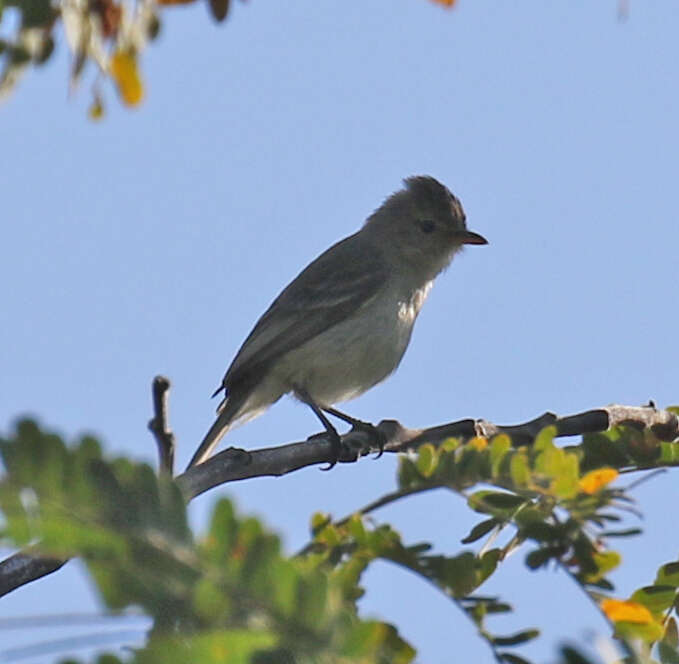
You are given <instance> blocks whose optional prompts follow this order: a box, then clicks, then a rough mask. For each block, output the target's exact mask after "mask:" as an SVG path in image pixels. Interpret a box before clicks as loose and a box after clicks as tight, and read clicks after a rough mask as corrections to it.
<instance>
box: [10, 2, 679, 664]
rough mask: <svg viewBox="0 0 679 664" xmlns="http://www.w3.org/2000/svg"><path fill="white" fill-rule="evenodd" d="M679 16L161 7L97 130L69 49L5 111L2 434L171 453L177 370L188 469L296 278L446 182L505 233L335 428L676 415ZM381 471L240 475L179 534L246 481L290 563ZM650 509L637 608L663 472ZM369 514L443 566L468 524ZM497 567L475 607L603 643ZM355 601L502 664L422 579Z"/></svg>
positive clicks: (552, 587) (254, 438) (631, 546)
mask: <svg viewBox="0 0 679 664" xmlns="http://www.w3.org/2000/svg"><path fill="white" fill-rule="evenodd" d="M678 28H679V11H678V10H677V7H676V4H675V3H674V2H671V1H670V0H658V1H657V2H654V3H643V2H632V3H631V9H630V15H629V18H628V19H627V20H626V21H622V22H621V21H619V20H618V17H617V4H616V1H615V0H609V1H608V2H600V3H590V2H584V1H581V2H564V1H563V0H561V1H557V0H546V1H543V2H525V3H519V2H505V3H490V2H473V1H472V0H460V2H459V3H458V6H457V7H456V9H455V10H453V11H446V10H443V9H442V8H441V7H439V6H437V5H435V4H434V3H431V2H428V1H427V0H409V1H408V2H402V3H394V2H389V1H388V0H375V1H374V2H370V3H361V2H344V3H339V2H336V3H330V2H327V3H319V2H314V1H313V0H298V1H297V2H291V3H267V2H263V1H261V0H252V1H251V2H248V3H234V5H233V9H232V12H231V15H230V17H229V19H228V21H227V23H226V24H225V25H224V26H220V27H217V26H215V25H214V24H212V22H211V21H210V20H209V19H208V16H207V11H206V9H205V8H204V7H202V6H198V5H196V6H192V7H189V8H180V9H174V10H170V11H167V12H165V15H164V24H163V31H162V33H161V37H160V39H159V41H158V42H157V43H156V44H155V45H154V46H152V47H151V48H150V49H149V50H148V51H147V52H146V53H145V54H144V56H143V60H142V67H143V72H144V77H145V80H146V83H147V99H146V101H145V103H144V104H143V105H142V107H141V108H140V109H139V110H136V111H128V110H125V109H122V108H120V107H119V105H118V103H117V101H116V100H115V98H114V97H115V95H114V93H113V92H112V91H111V90H109V91H108V92H109V94H108V95H107V101H108V104H107V107H108V114H107V117H106V119H105V120H104V121H103V122H101V123H98V124H93V123H91V122H90V121H88V120H87V118H86V110H87V107H88V105H89V102H90V99H89V96H88V88H87V86H85V87H83V89H81V90H80V92H79V93H78V94H77V95H76V96H75V97H74V98H73V99H70V100H69V99H67V94H66V91H67V67H68V57H67V54H66V52H65V48H64V47H63V45H61V46H60V47H59V50H58V53H57V55H56V56H55V59H54V61H52V62H51V63H50V64H49V65H48V66H47V67H45V68H44V69H42V70H40V71H37V72H33V73H31V74H30V75H29V76H28V77H27V78H26V79H25V80H24V81H23V83H22V84H21V86H20V88H19V90H18V91H17V93H16V94H15V96H14V97H13V98H12V99H11V100H10V101H9V102H8V103H7V104H5V105H4V107H3V108H2V111H1V112H2V122H0V145H1V146H2V154H3V159H2V162H1V165H0V171H1V173H2V178H1V180H0V182H1V185H0V186H1V188H0V192H1V194H0V214H1V219H2V222H1V224H2V225H1V227H2V238H3V241H2V243H1V245H0V252H1V255H2V260H1V261H0V277H1V278H2V283H3V284H4V288H3V298H2V299H3V312H4V315H5V321H4V324H3V325H2V326H1V328H0V367H1V369H2V370H1V372H0V427H1V428H2V429H3V430H4V431H6V430H7V429H8V428H9V426H10V425H11V422H12V421H13V420H14V418H15V417H16V416H18V415H20V414H35V415H37V416H39V417H40V419H41V420H42V421H43V422H44V424H46V425H48V426H50V427H53V428H56V429H57V430H59V431H60V432H62V433H64V434H66V435H69V436H71V435H75V434H77V433H80V432H84V431H92V432H95V433H97V434H98V435H100V436H101V437H102V439H103V440H104V441H105V444H106V448H107V450H108V451H109V452H110V453H111V454H120V453H124V454H129V455H133V456H134V457H136V458H138V459H143V460H148V461H152V462H154V461H155V456H154V445H153V441H152V440H151V438H150V436H149V434H148V433H147V431H146V428H145V427H146V422H147V420H148V418H149V416H150V408H151V404H150V382H151V379H152V377H153V376H154V375H155V374H157V373H164V374H166V375H168V376H169V377H170V378H171V379H172V381H173V384H174V387H173V391H172V395H171V423H172V426H173V428H174V430H175V433H176V435H177V437H178V444H179V463H180V464H182V465H183V464H185V463H186V461H187V460H188V458H189V457H190V455H191V453H192V452H193V449H194V448H195V446H196V444H197V443H198V442H199V440H200V439H201V437H202V435H203V434H204V432H205V431H206V430H207V428H208V427H209V425H210V424H211V422H212V418H213V413H214V407H215V403H214V402H213V401H211V400H210V399H209V395H210V394H211V392H212V391H213V390H214V388H215V387H216V386H217V385H218V383H219V381H220V379H221V377H222V375H223V373H224V370H225V369H226V367H227V365H228V363H229V361H230V360H231V358H232V357H233V355H234V353H235V352H236V350H237V349H238V347H239V345H240V343H241V342H242V340H243V339H244V337H245V336H246V334H247V333H248V332H249V330H250V328H251V326H252V324H253V323H254V321H255V320H256V318H257V317H258V316H259V315H260V314H261V312H262V311H263V310H264V309H265V308H266V307H267V306H268V304H269V303H270V301H271V300H272V299H273V298H274V297H275V295H276V294H277V293H278V291H279V290H280V288H281V287H282V286H283V285H285V283H287V282H288V281H289V280H290V279H291V278H293V277H294V276H295V275H296V274H297V273H298V272H299V270H300V269H301V268H302V267H304V266H305V265H306V264H307V263H308V262H309V261H310V260H311V259H313V258H314V257H315V256H316V255H318V254H319V253H320V252H321V251H323V250H324V249H325V248H326V247H327V246H329V245H330V244H332V243H333V242H335V241H336V240H338V239H340V238H341V237H344V236H345V235H348V234H350V233H352V232H354V231H355V230H356V229H357V228H358V227H359V226H360V225H361V223H362V221H363V219H364V218H365V217H366V216H367V215H368V214H369V213H370V212H371V211H372V210H373V209H374V208H376V207H377V206H378V205H379V204H380V203H381V202H382V200H383V199H384V197H385V196H387V195H388V194H389V193H391V192H392V191H394V190H396V189H398V188H399V187H400V181H401V179H402V178H403V177H405V176H407V175H412V174H422V173H426V174H431V175H434V176H435V177H437V178H439V179H440V180H441V181H443V182H445V183H446V184H447V185H448V186H449V187H450V188H451V190H453V191H454V192H455V193H456V194H457V195H458V196H459V198H460V199H461V200H462V203H463V205H464V206H465V209H466V212H467V218H468V224H469V226H470V228H472V229H473V230H476V231H478V232H480V233H482V234H483V235H484V236H486V237H487V238H488V239H489V241H490V244H489V246H487V247H478V248H477V247H470V248H469V249H468V250H467V251H466V252H465V253H464V254H463V255H462V256H459V257H458V258H456V259H455V261H454V263H453V265H452V267H451V268H450V269H449V270H448V271H447V272H446V273H445V274H443V275H442V276H441V277H440V278H439V280H438V282H437V284H436V286H435V288H434V290H433V292H432V294H431V296H430V298H429V300H428V302H427V304H426V306H425V307H424V309H423V311H422V314H421V315H420V319H419V321H418V325H417V326H416V329H415V333H414V335H413V341H412V343H411V346H410V349H409V351H408V353H407V354H406V357H405V359H404V361H403V363H402V365H401V368H400V369H399V370H398V372H397V373H396V374H395V375H394V376H393V377H392V378H391V379H390V380H388V381H387V382H385V383H384V384H382V385H380V386H378V387H376V388H375V389H373V390H372V391H371V392H369V393H368V394H366V395H364V396H363V397H361V398H360V399H358V400H356V401H354V402H352V403H350V404H348V405H346V407H345V409H346V410H348V411H349V412H351V413H352V414H354V415H355V416H357V417H360V418H362V419H366V420H372V421H378V420H380V419H382V418H387V417H395V418H398V419H399V420H401V421H402V422H403V423H404V424H406V425H408V426H425V425H433V424H437V423H442V422H446V421H450V420H454V419H459V418H463V417H484V418H486V419H489V420H492V421H496V422H500V423H512V422H518V421H522V420H524V419H527V418H531V417H533V416H535V415H538V414H540V413H542V412H543V411H545V410H548V409H549V410H553V411H555V412H557V413H561V414H566V413H573V412H577V411H579V410H583V409H587V408H591V407H596V406H598V405H602V404H606V403H611V402H619V403H626V404H634V405H636V404H641V403H645V402H647V401H648V399H649V398H653V399H655V400H656V402H657V403H658V404H661V405H668V404H672V403H677V402H679V389H678V386H677V379H676V334H675V330H676V327H677V322H678V315H677V310H676V293H677V288H676V280H677V278H676V247H677V243H678V242H679V227H678V225H677V223H676V219H675V216H676V183H677V171H678V169H677V166H678V162H679V157H678V155H679V131H678V129H677V122H678V118H679V94H678V92H677V87H678V86H677V81H678V80H679V78H678V76H677V69H678V67H679V65H678V64H677V63H679V41H678V40H677V38H676V35H677V31H678ZM317 430H318V424H317V422H316V421H315V420H314V418H313V416H312V415H311V414H310V413H309V412H308V410H307V409H306V408H304V407H301V406H300V405H298V404H296V403H294V402H292V401H291V400H288V399H285V400H282V401H281V402H279V403H278V404H277V405H276V406H275V407H274V408H272V409H271V410H270V411H269V412H268V413H267V414H266V415H265V416H263V417H261V418H259V419H258V420H256V421H254V422H252V423H250V424H248V425H246V426H244V427H243V428H240V429H238V430H236V431H234V432H231V433H230V434H229V436H228V439H227V440H228V442H229V443H230V444H236V445H240V446H244V447H258V446H265V445H266V446H268V445H273V444H277V443H283V442H288V441H293V440H299V439H302V438H304V437H306V436H307V435H309V434H310V433H313V432H316V431H317ZM386 456H388V457H389V458H386V457H383V458H381V459H380V460H379V461H378V462H373V461H371V460H365V461H362V462H361V463H359V464H354V465H347V466H342V467H337V468H336V469H335V470H333V472H331V473H320V472H319V471H318V470H317V469H308V470H305V471H302V472H299V473H296V474H294V475H293V476H290V477H285V478H282V479H278V480H274V479H261V480H256V481H251V482H247V483H240V484H238V485H232V486H229V487H225V488H222V489H219V490H218V491H214V492H211V493H209V494H207V495H205V496H203V497H202V498H200V499H199V500H197V501H195V502H194V503H193V504H192V505H191V512H192V517H193V519H194V522H195V524H196V526H197V527H198V528H200V527H201V526H202V524H204V522H205V517H206V514H207V513H208V511H209V508H210V505H211V504H212V502H213V501H214V499H215V497H216V495H217V494H219V495H222V494H225V495H229V496H231V497H233V498H234V499H235V500H236V502H237V504H238V506H239V509H241V510H242V511H243V512H245V513H255V514H258V515H260V516H262V517H263V518H264V519H265V520H266V522H267V523H268V524H269V525H270V527H272V528H273V529H275V530H276V531H278V532H279V533H281V535H282V537H283V538H284V541H285V545H286V548H287V549H288V550H290V551H293V550H295V549H296V548H298V547H299V546H301V545H302V544H303V543H304V542H305V541H306V538H307V534H308V520H309V516H310V514H311V512H312V511H315V510H319V509H320V510H324V511H328V512H331V513H332V514H335V515H337V516H342V515H344V514H346V513H348V512H351V511H352V510H354V509H356V508H358V507H360V506H362V505H364V504H365V503H367V502H369V501H370V500H371V499H373V498H375V497H376V496H378V495H380V494H381V493H383V492H386V491H389V490H391V489H392V488H393V487H394V483H395V479H394V474H395V469H396V459H394V458H391V457H390V456H389V455H386ZM635 495H636V496H637V498H638V500H639V506H640V508H641V509H642V510H643V511H644V512H645V514H646V519H645V521H644V522H643V524H642V525H643V527H644V528H645V530H646V535H645V537H644V538H642V539H640V540H639V541H638V542H626V543H625V544H624V546H623V547H622V550H623V554H624V558H625V565H626V566H627V567H628V568H629V569H628V571H627V572H623V573H622V574H620V575H618V577H616V580H617V581H618V584H619V592H620V594H621V595H624V594H625V593H627V592H629V591H631V590H632V589H633V588H634V587H636V586H639V585H642V584H644V583H648V582H650V581H652V578H653V576H654V571H655V568H656V567H657V565H659V564H660V563H662V562H666V561H667V560H670V559H672V558H676V552H677V550H678V549H679V533H677V530H676V529H675V528H667V525H666V524H665V523H664V521H663V519H664V517H665V513H666V509H667V505H668V503H673V502H675V501H676V478H674V477H673V476H672V474H671V473H668V474H666V475H665V476H663V477H660V478H658V479H655V480H653V481H652V482H649V483H647V484H645V485H642V486H641V487H639V488H638V489H637V490H636V492H635ZM376 518H377V520H378V521H381V520H385V521H391V522H392V523H393V524H394V525H395V526H396V527H397V528H399V529H400V530H401V532H402V533H403V536H404V538H405V539H406V540H407V541H410V542H414V541H420V540H422V539H432V538H433V539H434V541H435V543H436V547H437V549H438V550H440V551H446V552H450V553H452V552H456V551H458V550H460V549H461V548H462V545H461V544H460V542H459V540H460V538H462V537H464V536H465V535H466V534H467V532H468V530H469V528H470V526H471V525H472V524H473V523H474V521H475V519H474V516H473V515H472V514H470V513H469V510H468V509H467V508H466V506H465V505H464V504H463V503H462V501H460V499H459V498H456V497H454V496H452V495H451V496H448V495H445V494H443V493H438V494H435V495H431V496H424V497H420V498H417V499H415V500H412V501H406V502H403V503H402V504H397V505H394V506H392V507H390V508H388V509H385V510H383V511H382V512H380V513H379V514H377V515H376ZM496 576H497V577H498V578H497V579H495V578H494V579H493V581H492V583H491V584H489V585H488V587H487V588H486V587H485V586H484V588H483V590H484V592H487V593H498V594H501V595H503V596H504V597H505V598H506V599H508V600H510V601H511V602H512V603H513V604H514V605H515V608H516V610H517V613H516V618H502V619H498V620H496V621H495V622H493V623H492V626H493V627H494V628H495V629H496V631H508V632H509V631H511V630H512V629H514V628H518V627H523V626H530V625H539V626H540V627H542V628H543V630H544V635H543V637H542V638H541V639H540V640H539V642H537V643H535V644H534V645H531V646H530V647H529V648H526V649H524V650H523V652H525V653H526V654H529V655H531V656H533V657H535V658H536V659H537V660H538V661H549V660H550V659H552V660H553V656H552V655H553V653H554V651H555V646H556V644H558V643H559V642H561V640H562V639H570V640H573V641H576V642H580V643H586V642H590V641H591V634H592V632H598V633H601V634H605V633H606V626H605V625H604V623H603V621H602V620H601V619H600V618H599V617H598V616H597V614H596V612H595V611H594V610H593V609H592V608H591V606H590V605H588V604H587V602H586V600H585V599H584V598H583V597H582V596H580V595H579V594H578V591H577V589H576V588H575V586H573V584H572V583H571V582H569V581H568V580H567V579H565V578H563V576H561V575H559V574H558V573H557V572H553V571H540V572H537V573H530V572H528V571H527V570H526V569H525V567H523V563H522V556H521V555H518V556H515V557H514V558H512V559H510V561H508V562H507V563H506V565H505V567H504V569H503V570H501V571H500V572H499V573H498V574H496ZM366 587H367V594H366V597H365V599H364V600H363V602H362V611H363V613H364V615H377V616H380V617H382V618H384V619H388V620H391V621H393V622H395V623H396V624H398V625H399V627H400V628H401V630H402V632H403V634H404V635H405V636H406V638H408V639H410V640H411V641H412V642H413V643H414V645H416V646H417V647H418V648H419V649H420V653H421V657H420V659H419V660H418V661H421V662H427V663H428V664H429V663H433V664H437V663H439V662H440V663H443V662H449V661H451V652H454V653H458V656H459V661H477V662H486V661H490V656H489V653H488V651H487V649H486V648H485V646H483V645H482V644H481V643H480V641H479V640H478V639H476V638H474V636H473V631H472V629H471V628H470V627H469V625H468V624H467V622H466V621H465V618H464V617H462V616H461V615H460V614H459V613H458V612H457V610H456V609H455V608H454V607H453V606H452V605H450V604H449V603H448V602H446V601H445V600H444V599H443V598H440V597H438V596H437V595H436V594H435V592H434V591H432V590H431V588H428V587H425V586H424V585H423V584H421V583H420V582H419V581H417V580H414V579H412V578H410V577H409V576H408V575H406V574H404V573H403V572H400V571H395V570H394V569H392V568H390V567H388V566H387V565H380V566H378V567H377V568H376V569H375V570H374V571H372V572H370V573H369V574H368V576H367V578H366ZM547 603H549V606H550V607H551V609H550V610H551V611H552V613H551V614H550V616H549V618H548V619H545V606H546V605H547ZM96 606H97V604H96V598H95V596H94V595H93V593H92V591H91V589H90V588H89V586H88V585H87V582H86V581H85V580H84V577H83V575H82V574H81V572H80V570H79V568H78V565H77V563H73V564H70V565H69V566H68V568H67V569H64V570H62V571H60V572H59V573H57V574H54V575H52V576H51V577H49V578H48V579H45V580H43V581H40V582H38V583H36V584H33V585H31V586H27V587H25V588H23V589H22V590H20V591H18V592H16V593H14V594H13V595H11V596H10V597H8V598H6V599H4V600H3V602H2V603H0V617H2V616H15V615H26V614H36V613H49V612H70V611H83V610H95V609H96ZM81 631H83V630H81ZM84 631H87V630H84ZM55 634H56V632H52V631H49V630H43V631H38V630H33V631H23V632H19V631H13V632H3V633H2V642H3V646H4V647H10V646H13V645H18V644H21V643H31V642H35V641H36V640H41V639H43V638H53V637H54V636H55ZM60 634H61V632H60V633H59V635H60ZM451 636H452V638H451ZM25 661H29V660H25ZM31 661H32V660H31ZM35 661H40V660H35Z"/></svg>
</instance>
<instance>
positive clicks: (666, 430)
mask: <svg viewBox="0 0 679 664" xmlns="http://www.w3.org/2000/svg"><path fill="white" fill-rule="evenodd" d="M156 389H157V390H158V392H157V393H156ZM168 390H169V381H168V384H167V386H165V387H163V386H158V387H156V381H154V408H155V412H156V416H158V414H159V413H160V415H161V417H160V422H161V423H163V426H162V427H161V428H160V429H159V431H161V432H162V435H161V437H160V438H158V435H157V434H156V432H155V429H152V430H153V431H154V434H156V441H157V442H158V444H159V448H160V449H161V467H163V464H165V467H168V466H167V461H163V460H162V459H163V458H164V459H167V458H168V456H169V454H170V452H169V450H172V449H173V446H174V437H173V436H172V433H171V432H170V431H169V428H168V427H167V402H166V400H167V393H168ZM156 394H158V395H160V396H161V397H162V398H161V399H160V401H159V402H156V400H155V398H156ZM159 408H160V410H159ZM155 419H156V418H154V420H155ZM549 425H553V426H555V427H556V430H557V434H556V435H557V436H576V435H582V434H586V433H596V432H599V431H606V430H607V429H609V428H611V427H613V426H618V425H627V426H633V427H635V428H637V429H640V430H641V429H644V428H646V427H648V428H649V429H650V430H651V431H652V432H653V434H654V435H655V436H656V437H657V438H658V439H659V440H674V439H676V438H679V418H677V416H676V415H675V414H673V413H671V412H669V411H666V410H658V409H656V408H655V405H654V404H653V403H650V404H649V405H648V406H642V407H635V406H620V405H612V406H606V407H603V408H596V409H594V410H588V411H584V412H582V413H578V414H576V415H569V416H565V417H559V416H557V415H555V414H553V413H545V414H544V415H541V416H540V417H537V418H535V419H533V420H530V421H529V422H524V423H523V424H517V425H507V426H505V425H496V424H493V423H492V422H489V421H487V420H473V419H466V420H459V421H457V422H450V423H448V424H443V425H440V426H436V427H431V428H428V429H409V428H407V427H404V426H403V425H402V424H400V423H399V422H397V421H395V420H382V422H380V423H379V424H378V425H377V428H378V429H379V430H380V431H381V432H382V433H383V434H384V436H385V440H386V444H385V446H384V451H385V452H392V453H394V452H406V451H408V450H414V449H417V448H418V447H419V446H420V445H423V444H424V443H432V444H434V445H436V444H440V443H442V442H443V441H444V440H446V439H447V438H451V437H455V438H462V439H469V438H473V437H474V436H486V437H491V436H494V435H497V434H499V433H506V434H508V435H509V436H510V437H511V438H512V441H513V443H514V444H515V445H524V444H528V443H530V442H531V441H532V440H534V439H535V437H536V436H537V434H538V433H539V432H540V431H541V430H542V429H543V428H544V427H546V426H549ZM342 442H343V443H344V447H345V453H344V454H343V456H342V457H341V458H340V461H341V462H345V463H349V462H353V461H356V460H358V459H359V458H360V457H361V456H365V455H366V454H369V453H370V452H378V451H379V448H378V446H377V444H376V441H375V438H374V437H372V436H371V435H370V434H369V433H367V432H365V431H350V432H349V433H347V434H345V435H344V436H342ZM163 454H165V456H164V457H163V456H162V455H163ZM332 455H333V452H332V445H331V443H330V441H329V440H328V439H327V437H326V436H324V435H320V436H314V437H312V438H311V439H310V440H306V441H299V442H296V443H289V444H287V445H281V446H278V447H268V448H263V449H258V450H253V451H250V452H246V451H245V450H239V449H237V448H233V447H232V448H229V449H227V450H224V451H223V452H221V453H219V454H217V455H215V456H214V457H212V458H210V459H208V460H207V461H206V462H204V463H202V464H199V465H198V466H194V467H193V468H191V469H190V470H188V471H186V472H185V473H183V474H181V475H179V476H178V477H177V478H176V479H177V482H178V483H179V485H180V486H181V488H182V490H183V492H184V495H185V496H186V500H187V502H188V501H190V500H191V499H193V498H195V497H196V496H198V495H200V494H201V493H204V492H205V491H207V490H208V489H211V488H212V487H215V486H219V485H221V484H225V483H227V482H234V481H236V480H244V479H248V478H251V477H264V476H274V477H279V476H281V475H285V474H287V473H291V472H293V471H295V470H299V469H301V468H305V467H307V466H313V465H318V464H323V463H329V462H330V461H332ZM63 562H64V561H57V560H54V559H43V558H37V557H33V556H31V555H30V554H26V553H17V554H15V555H14V556H11V557H10V558H7V559H6V560H4V561H2V562H0V596H1V595H2V594H4V593H7V592H10V591H11V590H13V589H15V588H17V587H19V586H21V585H24V584H26V583H29V582H30V581H34V580H36V579H38V578H40V577H42V576H45V575H46V574H49V573H51V572H53V571H56V570H57V569H59V567H61V565H63Z"/></svg>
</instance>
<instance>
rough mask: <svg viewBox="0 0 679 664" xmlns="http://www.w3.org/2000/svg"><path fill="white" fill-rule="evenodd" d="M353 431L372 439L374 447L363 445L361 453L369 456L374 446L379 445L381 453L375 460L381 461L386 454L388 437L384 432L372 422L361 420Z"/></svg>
mask: <svg viewBox="0 0 679 664" xmlns="http://www.w3.org/2000/svg"><path fill="white" fill-rule="evenodd" d="M351 431H352V432H353V431H356V432H358V433H365V434H367V435H368V436H370V438H371V439H372V443H373V444H372V445H370V444H369V445H363V446H362V447H361V451H362V452H364V453H365V454H367V453H368V452H370V451H371V450H372V448H373V445H377V447H378V448H379V452H378V453H377V455H376V456H375V459H379V458H380V457H381V456H382V455H383V454H384V446H385V445H386V444H387V436H386V435H385V434H384V432H383V431H381V430H380V429H378V428H377V427H376V426H375V425H374V424H370V422H363V421H361V420H356V421H355V422H354V423H353V424H352V426H351Z"/></svg>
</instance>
